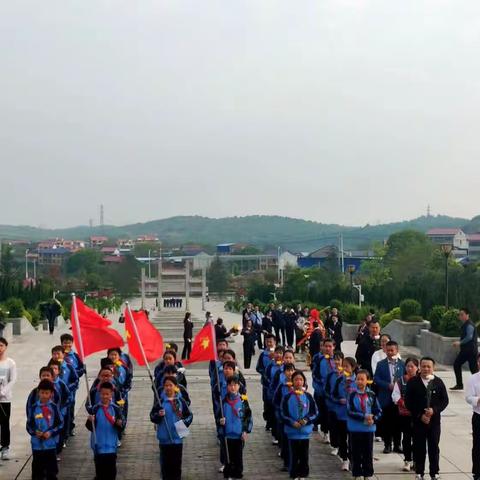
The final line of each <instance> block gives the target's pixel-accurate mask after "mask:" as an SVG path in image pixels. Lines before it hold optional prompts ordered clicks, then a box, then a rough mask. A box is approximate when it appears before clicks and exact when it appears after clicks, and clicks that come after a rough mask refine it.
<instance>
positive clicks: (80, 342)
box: [72, 293, 97, 450]
mask: <svg viewBox="0 0 480 480" xmlns="http://www.w3.org/2000/svg"><path fill="white" fill-rule="evenodd" d="M72 306H73V320H74V322H75V327H76V329H77V334H78V351H79V353H80V358H81V360H82V362H83V366H84V368H85V385H86V387H87V399H86V402H87V405H88V406H89V407H90V410H92V401H91V399H90V384H89V383H88V372H87V362H85V352H84V350H83V340H82V330H81V329H80V321H79V319H78V310H77V297H76V296H75V294H74V293H72ZM92 434H93V443H94V445H95V450H96V447H97V433H96V431H95V420H94V421H93V422H92Z"/></svg>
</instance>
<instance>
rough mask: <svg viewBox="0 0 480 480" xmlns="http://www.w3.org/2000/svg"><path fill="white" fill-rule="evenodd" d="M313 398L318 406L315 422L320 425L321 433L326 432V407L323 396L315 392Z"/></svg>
mask: <svg viewBox="0 0 480 480" xmlns="http://www.w3.org/2000/svg"><path fill="white" fill-rule="evenodd" d="M314 398H315V402H316V404H317V408H318V417H317V419H316V421H315V423H316V424H317V425H320V428H321V430H322V432H323V433H328V409H327V405H326V403H325V397H324V396H322V395H318V394H316V393H315V395H314Z"/></svg>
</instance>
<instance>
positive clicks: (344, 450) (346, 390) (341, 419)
mask: <svg viewBox="0 0 480 480" xmlns="http://www.w3.org/2000/svg"><path fill="white" fill-rule="evenodd" d="M356 388H357V386H356V384H355V374H352V375H350V376H346V375H345V374H343V375H340V376H339V377H338V378H337V379H336V380H335V385H334V386H333V390H332V394H331V399H332V402H333V404H334V405H335V407H334V408H335V414H336V416H337V425H336V429H337V440H338V456H339V457H340V458H341V459H342V460H343V461H346V460H348V458H349V456H350V452H349V448H348V443H349V442H348V430H347V400H348V396H349V395H350V394H351V393H352V392H354V391H355V390H356Z"/></svg>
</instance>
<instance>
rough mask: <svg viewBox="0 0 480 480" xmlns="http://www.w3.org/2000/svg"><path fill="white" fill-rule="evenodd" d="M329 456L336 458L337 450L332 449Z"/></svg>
mask: <svg viewBox="0 0 480 480" xmlns="http://www.w3.org/2000/svg"><path fill="white" fill-rule="evenodd" d="M330 455H332V457H336V456H337V455H338V448H332V451H331V452H330Z"/></svg>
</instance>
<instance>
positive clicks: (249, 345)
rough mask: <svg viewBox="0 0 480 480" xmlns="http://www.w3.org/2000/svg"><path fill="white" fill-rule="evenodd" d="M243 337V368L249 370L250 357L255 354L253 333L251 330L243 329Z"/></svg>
mask: <svg viewBox="0 0 480 480" xmlns="http://www.w3.org/2000/svg"><path fill="white" fill-rule="evenodd" d="M242 335H243V366H244V368H250V365H251V363H252V355H253V354H254V353H255V335H256V334H255V331H254V330H253V328H244V329H243V330H242Z"/></svg>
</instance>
